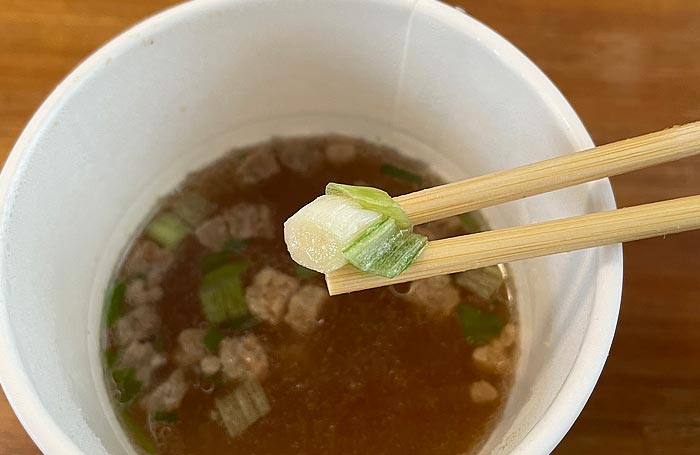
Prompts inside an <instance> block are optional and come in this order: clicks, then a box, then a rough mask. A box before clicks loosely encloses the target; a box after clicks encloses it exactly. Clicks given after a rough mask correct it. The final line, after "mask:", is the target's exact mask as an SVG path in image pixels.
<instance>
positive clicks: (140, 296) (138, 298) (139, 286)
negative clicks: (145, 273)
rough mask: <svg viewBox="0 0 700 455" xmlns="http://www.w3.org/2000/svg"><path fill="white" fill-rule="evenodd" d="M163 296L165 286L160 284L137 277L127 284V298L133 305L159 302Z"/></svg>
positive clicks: (127, 301)
mask: <svg viewBox="0 0 700 455" xmlns="http://www.w3.org/2000/svg"><path fill="white" fill-rule="evenodd" d="M162 298H163V288H161V287H160V286H159V285H149V283H148V282H147V281H146V280H143V279H140V278H137V279H135V280H131V281H130V282H129V284H128V285H127V286H126V294H125V300H126V303H128V304H129V305H132V306H139V305H148V304H150V303H157V302H158V301H160V299H162Z"/></svg>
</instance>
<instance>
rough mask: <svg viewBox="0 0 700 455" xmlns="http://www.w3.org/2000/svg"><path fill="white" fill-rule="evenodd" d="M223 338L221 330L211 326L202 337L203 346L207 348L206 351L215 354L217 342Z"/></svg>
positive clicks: (217, 348) (217, 350) (217, 347)
mask: <svg viewBox="0 0 700 455" xmlns="http://www.w3.org/2000/svg"><path fill="white" fill-rule="evenodd" d="M223 338H224V335H223V334H222V333H221V331H220V330H219V329H218V328H217V327H212V328H210V329H209V330H207V333H206V334H205V335H204V338H203V339H202V343H204V347H205V348H207V351H209V352H211V353H212V354H216V353H217V352H219V343H220V342H221V340H222V339H223Z"/></svg>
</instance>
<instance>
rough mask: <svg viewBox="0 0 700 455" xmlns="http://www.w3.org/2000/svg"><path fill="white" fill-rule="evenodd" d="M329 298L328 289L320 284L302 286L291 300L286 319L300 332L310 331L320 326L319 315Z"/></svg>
mask: <svg viewBox="0 0 700 455" xmlns="http://www.w3.org/2000/svg"><path fill="white" fill-rule="evenodd" d="M327 298H328V291H326V290H325V289H324V288H322V287H320V286H314V285H306V286H302V287H301V288H300V289H299V290H298V291H297V292H296V293H295V294H294V295H293V296H292V298H291V299H290V300H289V308H288V310H287V314H286V315H285V316H284V321H285V322H286V323H287V324H289V325H290V326H292V328H293V329H294V330H296V331H297V332H299V333H309V332H311V331H312V330H313V329H314V328H315V327H317V326H318V324H319V321H318V315H319V314H320V312H321V308H323V304H324V303H325V301H326V299H327Z"/></svg>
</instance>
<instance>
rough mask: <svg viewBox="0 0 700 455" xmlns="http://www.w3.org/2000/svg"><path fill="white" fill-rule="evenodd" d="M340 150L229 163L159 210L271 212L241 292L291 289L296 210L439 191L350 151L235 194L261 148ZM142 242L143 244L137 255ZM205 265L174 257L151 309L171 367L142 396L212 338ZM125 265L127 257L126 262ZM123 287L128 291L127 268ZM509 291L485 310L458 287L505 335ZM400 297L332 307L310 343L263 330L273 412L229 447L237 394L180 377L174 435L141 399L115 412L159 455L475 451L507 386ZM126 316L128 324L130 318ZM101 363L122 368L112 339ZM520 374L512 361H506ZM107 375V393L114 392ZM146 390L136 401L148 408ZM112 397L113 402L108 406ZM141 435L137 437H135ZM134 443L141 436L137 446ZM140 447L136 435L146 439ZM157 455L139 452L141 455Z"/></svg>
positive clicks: (505, 376)
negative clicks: (222, 416)
mask: <svg viewBox="0 0 700 455" xmlns="http://www.w3.org/2000/svg"><path fill="white" fill-rule="evenodd" d="M339 140H341V138H340V137H338V136H330V137H311V138H299V139H284V140H282V139H277V140H274V141H272V142H270V143H266V144H262V145H256V146H253V147H249V148H245V149H239V150H235V151H233V152H231V154H229V155H227V156H226V157H224V158H223V159H221V160H219V161H217V162H216V163H214V164H212V165H211V166H209V167H207V168H206V169H204V170H201V171H198V172H196V173H193V174H191V175H190V176H189V177H188V178H187V179H186V181H185V182H184V183H183V184H182V185H181V187H180V188H179V189H178V191H176V192H175V193H174V194H172V195H170V196H168V197H167V198H165V199H164V200H163V201H161V203H160V205H159V210H161V211H163V210H167V209H168V207H170V206H171V205H172V203H173V202H174V201H176V200H177V199H178V198H181V197H183V195H187V194H191V193H197V194H199V195H201V196H203V197H204V198H206V199H207V200H208V201H210V202H212V203H213V204H214V205H215V206H216V207H217V210H218V211H219V212H220V211H223V210H224V209H226V208H227V207H231V206H232V205H235V204H236V203H239V202H248V203H259V204H265V205H267V206H269V207H270V209H271V213H272V221H273V225H274V238H273V239H251V240H249V241H248V244H247V247H246V249H245V250H244V251H243V252H240V253H236V254H237V255H238V256H239V257H240V258H244V259H245V260H246V261H248V263H249V266H248V268H247V270H246V271H245V272H244V273H243V285H244V286H248V285H250V283H251V281H252V279H253V276H254V275H255V274H256V273H257V272H258V271H259V270H260V269H261V268H263V267H264V266H272V267H274V268H275V269H277V270H279V271H281V272H284V273H286V274H288V275H291V276H296V275H295V274H296V273H297V268H296V267H295V264H294V263H293V262H292V260H291V259H290V257H289V255H288V253H287V250H286V247H285V244H284V242H283V236H282V229H283V223H284V221H285V220H286V219H287V218H288V217H289V216H291V215H292V214H293V213H295V212H296V211H297V210H298V209H299V208H300V207H301V206H303V205H304V204H306V203H308V202H309V201H311V200H313V199H314V198H316V197H317V196H318V195H320V194H323V191H324V188H325V185H326V184H327V183H328V182H330V181H333V182H341V183H349V184H362V185H370V186H375V187H379V188H382V189H384V190H386V191H387V192H388V193H389V194H391V195H399V194H403V193H407V192H411V191H415V190H417V189H419V188H421V187H428V186H433V185H436V184H439V183H442V182H441V179H439V178H438V177H437V176H435V175H431V174H428V173H427V172H426V166H425V165H424V164H423V163H421V162H418V161H414V160H409V159H407V158H405V157H403V156H401V155H399V154H398V153H397V152H395V151H394V150H392V149H389V148H387V147H384V146H381V145H376V144H372V143H368V142H364V141H360V140H354V139H349V138H342V141H344V142H352V143H353V144H354V146H355V150H356V152H357V153H356V156H355V157H354V158H353V159H352V160H351V161H350V162H348V163H347V164H344V165H342V166H334V165H332V164H329V163H328V162H327V161H323V162H322V163H321V164H320V165H318V167H317V168H312V169H311V171H308V172H304V173H299V172H295V171H293V170H291V169H288V168H286V167H285V166H281V169H280V171H279V172H277V173H276V174H275V175H273V176H271V177H269V178H267V179H264V180H263V181H261V182H259V183H256V184H252V185H243V184H239V182H237V181H236V172H235V170H236V167H237V166H238V164H239V162H240V160H241V159H242V157H245V156H246V154H247V153H250V152H251V151H254V150H259V149H260V148H261V147H262V148H265V149H267V150H268V153H278V152H279V149H280V148H281V147H285V146H288V145H289V143H290V141H294V143H295V146H297V147H302V148H306V149H316V150H321V151H323V150H324V149H325V147H326V146H327V144H329V143H330V142H334V141H336V142H337V141H339ZM386 163H391V164H392V165H395V166H397V167H399V168H401V169H405V170H408V171H410V172H412V173H415V174H417V175H420V176H421V177H422V182H421V183H420V184H419V183H416V182H411V181H407V180H405V179H402V178H397V177H396V176H395V175H387V173H386V172H383V171H382V166H383V165H384V164H386ZM432 230H433V233H434V234H437V235H438V236H440V237H446V236H452V235H459V234H464V233H465V231H464V229H463V228H462V227H460V226H458V225H455V224H454V223H453V224H445V223H443V224H442V225H439V224H435V225H434V226H433V227H432ZM145 238H147V235H146V234H145V233H140V234H139V235H138V236H137V238H136V239H135V242H134V244H136V243H137V242H138V241H140V240H143V239H145ZM209 253H211V252H210V251H209V250H207V249H206V248H204V247H203V246H202V245H200V244H199V242H198V241H197V239H196V238H195V237H194V236H189V237H187V238H185V240H184V241H183V242H181V244H180V245H179V246H178V247H177V249H176V250H175V251H174V256H175V262H174V263H173V265H172V266H170V268H169V269H168V270H167V272H166V274H165V276H164V278H163V281H162V284H161V287H162V290H163V294H162V298H161V299H160V300H159V302H158V303H157V305H156V308H157V311H158V315H159V317H160V319H161V328H160V330H159V331H158V333H157V334H156V335H155V336H154V337H152V339H151V341H152V342H153V344H154V346H156V348H157V350H158V351H159V352H160V353H161V354H162V355H163V356H164V357H165V358H166V359H167V363H166V364H165V365H164V366H162V367H160V368H159V369H158V370H157V371H156V372H155V373H154V376H153V380H152V382H151V386H150V389H152V388H153V387H154V386H155V385H157V384H158V383H159V382H160V381H163V380H165V378H167V377H168V375H169V374H170V373H171V372H172V371H173V370H174V368H175V366H174V365H173V361H172V352H173V350H174V349H175V347H176V345H177V336H178V334H179V333H180V332H181V331H182V330H184V329H187V328H191V327H207V325H208V324H207V322H206V320H205V318H204V316H203V314H202V311H201V309H200V302H199V294H198V290H199V286H200V283H201V280H202V272H201V267H200V264H201V262H202V259H203V258H204V257H205V256H206V255H207V254H209ZM127 256H128V253H127ZM117 277H118V278H121V279H124V280H127V279H128V278H129V277H128V276H126V272H125V269H124V267H123V265H122V266H121V267H120V268H119V270H118V272H117ZM298 279H299V280H300V281H301V283H302V284H309V283H315V284H317V285H318V286H324V280H323V277H322V275H319V274H315V275H311V276H304V277H298ZM508 286H509V282H508V280H506V281H504V283H503V285H502V286H501V288H500V289H499V290H498V291H497V296H496V297H495V298H492V299H489V300H484V299H480V298H479V297H477V296H475V295H474V294H472V293H470V292H469V291H468V290H466V289H463V288H460V287H459V286H456V287H457V289H458V290H459V293H460V299H461V301H462V302H465V303H467V304H469V305H472V306H474V307H476V308H479V309H481V310H484V311H489V312H494V313H496V314H498V315H499V316H500V318H501V320H503V321H504V322H508V321H511V320H513V319H515V318H514V308H513V302H512V301H510V300H509V298H508V296H510V295H511V293H510V292H509V291H510V289H508ZM407 290H408V287H407V286H404V287H403V288H401V287H399V288H396V289H392V288H380V289H374V290H368V291H363V292H358V293H353V294H347V295H340V296H336V297H332V298H330V299H329V300H328V301H327V302H326V303H325V306H324V307H323V309H322V311H321V313H320V318H319V321H320V323H319V325H318V327H317V328H316V329H315V330H314V331H313V332H311V333H310V334H307V335H300V334H298V333H295V332H294V331H293V330H291V329H290V327H288V326H285V325H284V324H278V325H271V324H266V323H262V324H260V325H258V326H256V327H255V328H253V329H252V332H253V333H254V334H255V336H256V337H257V338H258V339H259V340H260V342H261V344H262V345H263V346H264V348H265V351H266V354H267V357H268V362H269V373H268V374H267V376H266V377H265V379H264V380H262V381H261V384H262V386H263V388H264V390H265V393H266V395H267V398H268V400H269V402H270V405H271V410H270V412H269V413H268V414H267V415H266V416H265V417H263V418H262V419H260V420H258V421H257V422H256V423H254V424H253V425H252V426H251V427H249V428H248V429H247V430H246V431H245V432H244V433H243V434H242V435H240V436H238V437H236V438H235V439H232V438H230V437H229V435H228V434H227V432H226V430H225V428H224V426H223V425H222V424H221V423H220V422H219V421H218V419H217V418H216V415H215V411H213V410H214V409H215V406H214V399H215V397H217V396H222V395H225V394H227V393H228V392H230V390H231V388H232V387H233V385H232V384H231V383H227V382H225V381H221V380H220V379H216V378H214V379H207V378H203V377H202V376H201V375H198V374H197V373H196V372H193V371H188V372H187V378H188V380H189V381H190V383H191V386H190V387H189V389H188V391H187V393H186V395H185V397H184V399H183V401H182V404H181V405H180V406H179V408H178V409H177V411H176V417H174V418H173V419H172V420H173V421H171V422H163V423H159V424H157V425H154V424H153V422H152V421H151V420H150V419H149V418H148V415H147V414H146V412H145V411H144V409H143V408H142V407H141V406H140V405H139V399H138V398H137V399H135V400H134V401H133V403H131V404H129V405H126V406H125V405H122V404H120V403H119V402H118V401H117V400H115V403H114V405H115V408H116V409H117V412H118V413H119V414H120V415H122V417H123V418H128V420H129V422H130V423H129V424H126V425H125V426H127V427H130V428H127V433H132V436H133V437H132V439H133V440H134V441H135V444H136V445H141V446H142V447H143V443H142V442H140V439H141V437H139V433H144V434H145V435H146V437H147V438H150V439H153V442H154V443H155V445H156V447H157V449H156V450H157V453H161V454H164V455H175V454H198V453H202V454H204V453H206V454H229V455H231V454H234V455H235V454H240V455H255V454H257V455H269V454H278V455H284V454H290V455H291V454H305V455H316V454H319V455H320V454H329V453H337V454H387V455H392V454H397V455H398V454H401V455H405V454H410V453H420V454H424V455H431V454H435V455H437V454H440V455H457V454H465V453H472V452H474V451H476V450H478V448H479V447H480V445H481V444H482V443H483V442H484V440H485V439H486V438H487V437H488V434H489V432H490V430H491V429H492V427H493V426H494V425H495V422H496V421H497V419H498V418H499V416H500V414H501V411H502V408H503V405H504V403H505V399H506V398H507V395H508V390H509V388H510V386H511V381H512V368H511V369H510V370H509V371H508V372H507V373H502V374H492V373H484V371H482V370H479V369H478V368H477V367H476V366H475V365H474V362H473V360H472V353H473V350H474V347H473V346H472V345H470V344H469V343H468V342H467V341H466V340H465V337H464V334H463V333H462V330H461V327H460V324H459V321H458V320H457V318H456V317H433V316H431V315H430V314H429V313H426V312H425V311H422V310H421V309H420V308H417V307H416V306H415V305H412V304H411V303H409V302H407V300H406V299H405V298H404V293H405V292H406V291H407ZM124 311H126V310H124ZM105 339H106V340H107V341H106V346H105V351H106V352H107V353H108V354H110V353H111V354H110V355H112V356H118V355H119V352H120V349H123V347H119V346H118V343H117V342H116V341H115V338H114V334H113V332H112V331H109V330H108V331H106V336H105ZM509 352H510V354H509V355H510V356H511V359H510V361H511V362H512V363H513V364H514V363H515V356H516V349H511V350H510V351H509ZM106 369H107V374H106V377H107V381H108V384H109V386H110V388H111V389H112V390H114V389H115V383H114V381H113V380H112V379H111V376H110V375H109V367H106ZM479 380H487V381H488V382H489V383H490V384H492V385H493V386H494V387H495V388H496V389H497V391H498V398H497V399H495V400H493V401H491V402H488V403H474V402H473V400H472V399H471V398H470V386H471V384H472V383H474V382H475V381H479ZM148 390H149V389H146V390H143V391H141V392H140V393H141V394H147V393H148ZM118 394H119V392H118V391H115V397H118ZM134 429H136V430H134ZM134 434H135V435H134ZM141 436H143V435H141ZM153 450H154V448H153V447H150V448H149V447H148V444H146V450H145V451H146V452H152V451H153Z"/></svg>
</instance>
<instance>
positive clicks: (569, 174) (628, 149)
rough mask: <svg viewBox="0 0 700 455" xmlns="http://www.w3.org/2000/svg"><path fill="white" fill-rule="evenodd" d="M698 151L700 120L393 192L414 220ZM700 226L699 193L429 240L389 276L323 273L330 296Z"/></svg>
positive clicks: (463, 210) (349, 269)
mask: <svg viewBox="0 0 700 455" xmlns="http://www.w3.org/2000/svg"><path fill="white" fill-rule="evenodd" d="M698 153H700V122H695V123H689V124H687V125H683V126H676V127H673V128H669V129H666V130H663V131H658V132H655V133H651V134H646V135H644V136H639V137H635V138H632V139H627V140H623V141H619V142H614V143H611V144H607V145H603V146H600V147H595V148H592V149H588V150H584V151H581V152H577V153H572V154H569V155H565V156H561V157H557V158H552V159H548V160H544V161H540V162H537V163H533V164H528V165H525V166H520V167H516V168H513V169H509V170H506V171H501V172H496V173H493V174H489V175H485V176H481V177H476V178H473V179H469V180H464V181H461V182H455V183H450V184H447V185H441V186H436V187H433V188H428V189H425V190H421V191H416V192H415V193H409V194H405V195H403V196H398V197H396V198H394V200H395V201H396V202H398V203H399V204H400V205H401V207H403V209H404V211H405V212H406V214H407V215H408V217H409V218H410V219H411V220H412V221H413V223H414V224H422V223H427V222H429V221H434V220H439V219H442V218H446V217H449V216H453V215H458V214H461V213H466V212H470V211H472V210H477V209H480V208H483V207H488V206H491V205H495V204H500V203H502V202H507V201H513V200H516V199H520V198H524V197H527V196H532V195H535V194H541V193H545V192H548V191H552V190H556V189H559V188H565V187H568V186H572V185H576V184H579V183H584V182H589V181H592V180H597V179H600V178H603V177H609V176H613V175H619V174H623V173H625V172H630V171H634V170H637V169H642V168H645V167H649V166H653V165H656V164H660V163H665V162H668V161H673V160H678V159H681V158H685V157H688V156H692V155H695V154H698ZM698 228H700V195H697V196H689V197H684V198H679V199H672V200H669V201H662V202H656V203H652V204H644V205H638V206H634V207H628V208H623V209H618V210H611V211H606V212H599V213H593V214H589V215H582V216H576V217H572V218H565V219H560V220H555V221H548V222H544V223H537V224H531V225H526V226H519V227H513V228H508V229H499V230H495V231H487V232H481V233H478V234H470V235H462V236H458V237H451V238H447V239H441V240H435V241H432V242H429V243H428V246H427V247H426V248H425V250H424V251H423V253H422V254H421V255H420V256H419V257H418V258H417V259H416V261H415V262H414V263H413V264H411V266H409V267H408V268H407V269H406V270H405V271H404V272H403V273H402V274H401V275H399V276H397V277H395V278H392V279H389V278H384V277H381V276H376V275H370V274H367V273H364V272H361V271H360V270H358V269H356V268H354V267H352V266H349V265H348V266H345V267H342V268H340V269H338V270H336V271H334V272H331V273H330V274H328V275H327V276H326V283H327V284H328V291H329V292H330V294H331V295H336V294H343V293H346V292H353V291H359V290H362V289H370V288H375V287H379V286H387V285H391V284H396V283H402V282H406V281H414V280H419V279H423V278H428V277H431V276H436V275H445V274H449V273H455V272H462V271H464V270H469V269H475V268H479V267H486V266H489V265H494V264H499V263H506V262H512V261H518V260H521V259H529V258H534V257H539V256H546V255H549V254H555V253H563V252H566V251H574V250H580V249H584V248H591V247H595V246H601V245H608V244H611V243H619V242H628V241H632V240H639V239H644V238H649V237H655V236H660V235H666V234H674V233H677V232H683V231H689V230H692V229H698Z"/></svg>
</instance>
